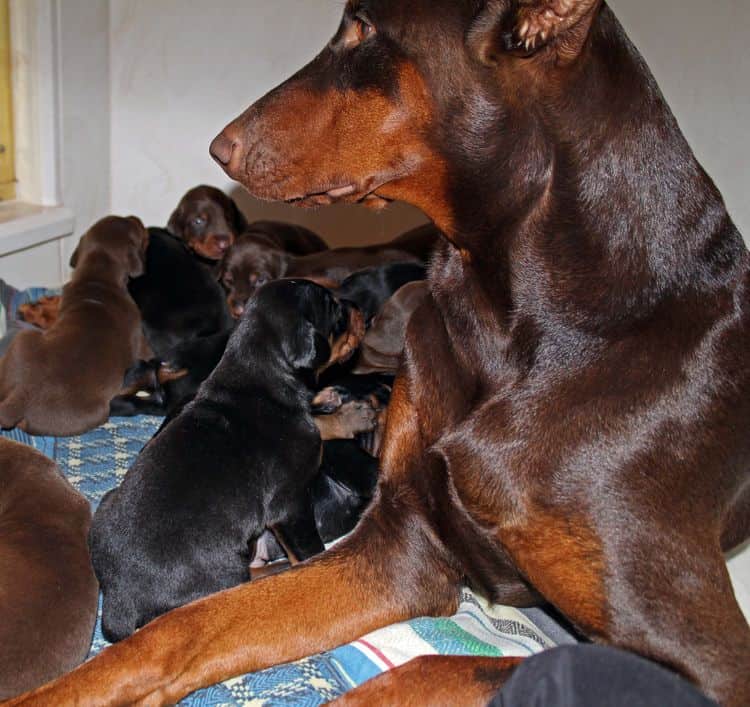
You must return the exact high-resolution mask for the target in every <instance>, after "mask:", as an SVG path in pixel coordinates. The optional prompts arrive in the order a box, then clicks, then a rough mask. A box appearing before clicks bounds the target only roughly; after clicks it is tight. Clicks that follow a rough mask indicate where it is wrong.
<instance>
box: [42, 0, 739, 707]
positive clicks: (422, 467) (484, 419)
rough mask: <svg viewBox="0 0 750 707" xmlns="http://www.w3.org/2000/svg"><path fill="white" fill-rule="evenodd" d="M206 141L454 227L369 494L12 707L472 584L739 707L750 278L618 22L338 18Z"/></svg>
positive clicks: (345, 627) (301, 191)
mask: <svg viewBox="0 0 750 707" xmlns="http://www.w3.org/2000/svg"><path fill="white" fill-rule="evenodd" d="M301 115H304V116H305V117H306V119H305V120H304V121H301V120H300V119H299V116H301ZM212 152H213V154H214V156H215V157H216V158H217V159H218V160H219V161H220V162H222V163H223V164H224V165H225V166H226V170H227V172H228V173H229V174H230V175H231V176H232V177H234V178H236V179H238V180H240V181H241V182H242V183H243V184H245V186H246V187H247V188H248V189H249V190H250V191H251V192H252V193H253V194H255V195H256V196H259V197H264V198H268V199H283V200H287V201H297V202H300V203H302V204H317V203H328V202H330V201H337V200H345V201H362V202H366V203H370V204H373V205H378V204H380V203H383V202H385V201H389V200H392V199H403V200H405V201H408V202H411V203H412V204H415V205H417V206H419V207H421V208H422V209H423V210H424V211H425V212H426V213H427V214H428V215H429V216H430V217H431V218H432V219H433V221H434V222H435V223H436V225H437V226H438V227H439V228H440V229H441V230H442V231H443V232H444V233H445V234H446V240H445V243H444V245H443V246H442V247H441V250H440V252H439V254H438V255H437V257H436V258H435V259H434V261H433V264H432V272H431V277H430V283H431V290H432V298H431V301H430V302H429V303H428V304H426V305H424V306H423V307H422V308H421V309H420V310H419V311H418V312H417V313H416V314H415V316H414V317H413V318H412V321H411V324H410V328H409V331H408V340H407V346H406V349H407V350H406V354H405V357H404V363H403V369H402V371H401V373H400V375H399V377H398V379H397V382H396V385H395V389H394V395H393V402H392V403H391V408H390V413H389V417H388V429H387V432H386V439H385V441H384V451H383V457H382V467H383V468H382V477H381V482H380V486H379V489H378V493H377V495H376V498H375V500H374V502H373V505H372V507H371V508H370V510H369V512H368V513H367V514H366V515H365V517H364V518H363V520H362V521H361V522H360V524H359V526H358V527H357V529H356V530H355V532H354V533H353V535H352V536H350V537H349V538H348V539H347V540H346V541H345V542H344V543H342V544H341V545H339V546H338V547H337V548H336V549H335V550H333V551H331V552H328V553H326V554H324V555H323V556H321V557H320V558H319V559H316V560H313V561H311V562H308V563H306V564H304V565H302V566H299V567H297V568H295V569H294V570H292V571H290V572H287V573H285V574H281V575H278V576H275V577H272V578H269V579H267V580H262V581H260V582H257V583H255V582H254V583H250V584H248V585H246V586H243V587H240V588H238V589H234V590H231V591H228V592H225V593H222V594H217V595H215V596H213V597H210V598H208V599H206V600H204V601H201V602H199V603H195V604H192V605H189V606H187V607H185V608H183V609H179V610H177V611H175V612H172V613H171V614H168V615H166V616H164V617H162V618H161V619H159V620H158V621H156V622H154V623H153V624H151V625H149V626H147V627H145V628H144V629H143V630H142V631H141V632H139V633H138V634H136V635H135V636H134V637H133V638H132V639H131V640H129V641H126V642H124V643H122V644H120V645H118V646H116V647H115V648H114V649H110V650H109V651H106V652H104V653H103V654H102V655H101V656H100V657H99V658H97V659H95V660H93V661H91V662H90V663H88V664H86V665H85V666H83V667H82V668H80V669H78V670H77V671H76V672H74V673H72V674H71V675H70V676H68V677H67V678H63V679H62V680H61V681H59V682H57V683H54V684H53V685H52V686H51V687H49V688H47V689H46V690H43V691H42V692H39V693H37V694H36V695H35V696H34V697H32V698H30V699H29V700H28V702H29V703H34V702H36V703H37V704H72V703H77V704H96V705H102V704H125V703H128V704H131V703H141V704H149V705H153V704H161V703H167V702H173V701H175V700H177V699H178V698H179V697H180V696H182V695H184V694H186V693H188V692H190V691H192V690H194V689H196V688H197V687H200V686H202V685H207V684H210V683H213V682H215V681H218V680H221V679H223V678H227V677H229V676H232V675H236V674H239V673H242V672H243V671H248V670H255V669H258V668H263V667H266V666H269V665H273V664H276V663H280V662H283V661H288V660H293V659H295V658H299V657H301V656H304V655H307V654H310V653H314V652H316V651H319V650H322V649H326V648H330V647H332V646H335V645H338V644H341V643H344V642H346V641H349V640H351V639H354V638H355V637H357V636H360V635H362V634H364V633H366V632H368V631H370V630H372V629H374V628H377V627H380V626H383V625H384V624H387V623H391V622H394V621H399V620H402V619H407V618H410V617H413V616H418V615H421V614H446V613H449V612H451V611H453V610H454V609H455V608H456V599H457V586H458V585H459V583H460V582H461V581H462V580H464V579H466V580H468V581H470V582H471V584H472V585H473V586H475V587H477V588H478V589H481V590H483V591H484V592H485V593H487V594H488V595H489V596H490V597H491V598H492V599H494V600H495V601H499V602H504V603H510V604H514V605H523V604H530V603H534V602H537V601H540V600H542V599H544V600H546V601H548V602H550V603H551V604H553V605H555V606H556V607H557V608H558V609H559V610H560V611H561V612H562V613H563V614H565V615H566V616H567V617H568V618H569V619H570V620H571V621H572V622H573V623H574V624H575V625H576V626H577V627H578V628H579V629H580V630H581V631H582V632H584V633H585V634H586V635H587V636H589V637H590V638H591V639H593V640H595V641H598V642H601V643H607V644H613V645H616V646H620V647H623V648H626V649H630V650H632V651H634V652H636V653H639V654H641V655H643V656H647V657H649V658H652V659H654V660H657V661H659V662H661V663H663V664H665V665H667V666H670V667H671V668H673V669H675V670H676V671H678V672H680V673H682V674H683V675H685V676H687V677H688V678H690V679H691V680H692V681H694V682H695V683H696V684H697V685H698V686H700V687H701V688H702V689H703V690H704V691H705V692H706V693H708V694H709V695H710V696H712V697H714V698H716V699H718V700H719V701H720V702H722V703H723V704H724V705H733V706H736V707H739V706H740V705H747V704H750V680H749V679H748V673H747V666H748V660H749V659H750V629H749V628H748V625H747V622H746V621H745V619H744V618H743V616H742V613H741V612H740V609H739V607H738V606H737V603H736V601H735V598H734V596H733V593H732V588H731V585H730V581H729V576H728V573H727V570H726V566H725V563H724V559H723V556H722V550H728V549H730V548H732V547H735V546H736V545H738V544H739V543H741V542H742V541H743V539H745V538H746V537H747V536H748V535H749V534H750V473H749V471H748V465H749V464H750V435H748V428H749V426H750V366H748V360H747V351H748V346H749V345H750V339H749V336H748V335H749V333H750V302H749V301H748V297H749V295H748V291H747V287H748V278H749V277H750V275H749V273H750V270H749V265H750V263H749V258H748V253H747V251H746V249H745V246H744V245H743V242H742V239H741V237H740V234H739V233H738V231H737V229H736V228H735V226H734V225H733V223H732V221H731V219H730V217H729V216H728V215H727V211H726V208H725V206H724V203H723V201H722V198H721V196H720V194H719V192H718V190H717V189H716V187H715V186H714V185H713V183H712V182H711V180H710V179H709V178H708V176H707V175H706V174H705V172H704V171H703V170H702V169H701V167H700V165H699V164H698V163H697V161H696V159H695V157H694V156H693V153H692V152H691V150H690V148H689V147H688V145H687V143H686V141H685V139H684V137H683V136H682V134H681V132H680V130H679V128H678V126H677V123H676V121H675V119H674V117H673V116H672V114H671V113H670V111H669V109H668V107H667V106H666V104H665V101H664V99H663V97H662V95H661V93H660V92H659V90H658V88H657V86H656V84H655V82H654V79H653V78H652V76H651V74H650V73H649V71H648V69H647V67H646V66H645V64H644V62H643V60H642V59H641V57H640V56H639V54H638V53H637V51H636V50H635V48H634V47H633V46H632V45H631V43H630V42H629V40H628V39H627V37H626V35H625V33H624V31H623V29H622V28H621V26H620V25H619V23H618V22H617V20H616V19H615V16H614V14H613V13H612V11H611V10H610V9H609V8H608V7H607V6H606V5H604V4H602V3H601V2H600V1H599V0H524V2H520V1H519V0H410V1H409V2H404V1H403V0H352V1H351V2H349V3H348V4H347V6H346V10H345V13H344V19H343V22H342V24H341V27H340V29H339V31H338V33H337V34H336V36H335V37H334V39H333V40H332V41H331V43H330V44H329V45H328V47H326V48H325V49H324V50H323V52H322V53H321V54H320V55H319V56H318V57H317V58H316V59H315V60H314V61H313V62H312V63H311V64H310V65H309V66H307V67H306V68H305V69H303V70H302V71H301V72H300V73H298V74H297V75H295V76H294V77H293V78H292V79H290V80H289V81H288V82H286V83H285V84H283V85H282V86H280V87H279V88H277V89H276V90H274V91H272V92H271V93H270V94H269V95H267V96H266V97H265V98H263V99H261V100H260V101H259V102H258V103H257V104H255V105H254V106H252V107H251V108H250V109H249V110H248V111H247V112H246V113H244V114H243V115H242V116H240V117H239V118H238V119H237V120H236V121H234V122H233V123H232V124H230V125H229V126H228V127H227V128H226V129H225V131H224V132H223V133H222V135H221V136H219V137H218V138H217V139H216V140H215V142H214V144H213V146H212ZM511 667H512V666H511V665H510V664H508V663H504V662H503V661H502V660H496V661H495V660H488V659H466V658H453V659H451V658H433V659H426V660H422V661H414V662H412V663H410V664H408V665H407V667H405V668H403V669H401V670H400V671H398V672H396V673H393V674H388V675H386V676H385V677H383V678H382V679H381V680H380V681H379V682H380V684H381V685H383V684H385V686H384V687H383V688H382V692H381V688H380V687H379V686H378V681H373V683H370V684H366V686H365V687H364V688H362V689H360V690H359V691H357V692H358V694H354V695H351V696H350V697H349V698H347V700H348V701H349V702H350V703H354V704H367V705H372V704H377V703H378V701H379V698H381V697H382V699H384V700H385V701H386V702H389V703H390V704H393V702H390V700H391V699H393V700H394V702H395V703H404V704H406V703H409V700H410V699H412V698H413V701H412V702H411V703H412V704H414V703H418V704H430V703H433V704H443V705H445V704H462V705H465V704H482V703H484V702H486V700H487V699H488V697H489V695H491V694H492V693H493V691H495V690H496V689H497V687H498V685H499V684H500V683H501V682H502V680H503V679H504V677H505V676H506V675H507V674H508V672H509V670H510V668H511ZM393 681H398V682H397V685H396V687H395V688H394V685H393ZM412 693H415V694H416V697H414V696H413V694H412Z"/></svg>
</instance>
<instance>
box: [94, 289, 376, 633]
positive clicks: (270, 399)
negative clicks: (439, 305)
mask: <svg viewBox="0 0 750 707" xmlns="http://www.w3.org/2000/svg"><path fill="white" fill-rule="evenodd" d="M363 334H364V323H363V321H362V315H361V314H360V313H359V312H358V311H357V310H356V309H354V308H352V307H350V306H349V305H347V304H346V303H340V302H339V301H337V300H336V299H335V298H334V296H333V295H332V294H331V293H330V292H329V291H328V290H326V289H325V288H323V287H321V286H319V285H317V284H315V283H312V282H309V281H297V280H283V281H279V282H274V283H270V284H269V285H267V286H266V287H264V288H262V289H261V290H260V291H259V292H258V294H257V296H256V297H255V298H253V300H252V302H251V303H250V304H249V306H248V309H247V311H246V314H245V316H244V317H243V319H242V321H241V322H240V324H239V325H238V327H237V329H236V330H235V332H234V333H233V335H232V337H231V338H230V340H229V343H228V345H227V349H226V351H225V353H224V356H223V358H222V359H221V362H220V363H219V365H218V366H217V368H216V370H215V371H214V372H213V373H212V375H211V376H210V377H209V378H208V379H207V380H206V381H205V383H203V385H202V386H201V388H200V390H199V391H198V394H197V396H196V398H195V400H193V401H191V402H190V403H188V404H187V405H186V406H185V407H184V408H183V409H182V410H181V411H180V412H178V413H177V414H176V416H175V417H174V418H173V419H172V420H171V421H169V422H168V423H167V424H166V425H165V426H164V427H162V429H161V431H160V432H159V433H158V434H157V435H156V436H155V437H154V438H153V440H152V441H151V442H149V444H148V445H146V447H145V448H144V450H143V451H142V452H141V454H140V456H139V457H138V458H137V459H136V461H135V463H134V464H133V466H132V467H131V468H130V470H129V471H128V473H127V474H126V476H125V479H124V480H123V483H122V485H121V486H120V488H118V489H117V490H115V491H114V492H112V493H110V494H109V495H108V496H106V497H105V498H104V500H103V501H102V503H101V505H100V506H99V509H98V511H97V513H96V516H95V517H94V523H93V527H92V531H91V535H90V547H91V553H92V559H93V563H94V569H95V571H96V574H97V577H98V578H99V581H100V583H101V588H102V592H103V594H104V609H103V617H102V618H103V622H102V623H103V629H104V635H105V636H106V637H107V638H108V639H109V640H111V641H118V640H121V639H123V638H125V637H126V636H129V635H130V634H132V633H133V632H134V631H135V630H136V629H137V628H139V627H140V626H142V625H143V624H145V623H147V622H148V621H150V620H151V619H153V618H155V617H156V616H158V615H160V614H162V613H164V612H166V611H168V610H170V609H172V608H175V607H177V606H181V605H182V604H186V603H188V602H190V601H192V600H194V599H197V598H199V597H202V596H205V595H207V594H210V593H212V592H216V591H219V590H222V589H226V588H227V587H231V586H234V585H237V584H240V583H241V582H244V581H245V580H247V579H248V567H249V565H250V563H251V561H252V559H253V554H254V545H255V542H256V540H257V539H258V537H259V536H260V535H261V534H262V533H263V531H264V530H266V529H270V530H271V531H273V533H274V535H275V536H276V538H277V539H278V540H279V542H280V544H281V545H282V546H283V547H284V549H285V550H286V552H287V555H288V556H289V558H290V560H291V561H292V562H294V561H297V560H304V559H306V558H308V557H310V556H312V555H314V554H316V553H318V552H320V551H322V550H323V543H322V541H321V538H320V535H319V533H318V530H317V528H316V525H315V519H314V515H313V507H312V501H311V496H310V484H311V482H312V481H313V479H314V477H315V475H316V474H317V473H318V468H319V466H320V459H321V457H320V455H321V437H323V438H324V439H325V438H326V435H325V434H321V432H320V431H319V429H318V427H317V426H316V422H315V420H314V419H313V417H312V415H311V413H310V401H311V400H312V397H313V394H314V393H313V386H314V384H315V379H316V376H317V374H318V372H319V371H320V370H322V369H323V368H325V367H327V366H329V365H331V364H332V363H335V362H337V361H340V360H343V359H345V358H347V357H348V356H350V355H351V353H352V352H353V351H354V350H355V349H356V347H357V346H358V345H359V342H360V340H361V338H362V336H363ZM362 411H363V416H362V417H363V419H362V425H361V427H362V431H366V430H367V429H369V428H371V427H372V425H373V422H374V420H373V413H372V410H371V409H368V408H367V407H366V406H364V405H363V406H362Z"/></svg>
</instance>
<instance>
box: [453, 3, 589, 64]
mask: <svg viewBox="0 0 750 707" xmlns="http://www.w3.org/2000/svg"><path fill="white" fill-rule="evenodd" d="M601 4H602V0H487V2H486V3H485V6H484V8H483V9H482V10H481V11H480V12H479V14H478V15H477V17H476V19H475V20H474V23H473V25H472V27H471V29H470V30H469V34H468V38H467V42H468V44H469V47H470V49H471V51H472V52H473V53H474V55H475V56H476V58H477V59H479V61H481V62H482V63H484V64H487V65H493V64H496V63H497V61H498V59H499V57H500V56H501V55H503V54H507V53H520V54H523V55H526V56H530V55H531V54H534V53H536V52H537V51H539V50H540V49H542V48H544V47H546V46H554V47H555V49H556V50H557V54H558V56H559V58H560V59H561V60H562V61H572V60H573V59H575V58H576V57H577V56H578V55H579V54H580V52H581V48H582V47H583V45H584V43H585V41H586V37H587V36H588V33H589V29H590V28H591V23H592V21H593V19H594V17H595V16H596V13H597V12H598V10H599V8H600V7H601Z"/></svg>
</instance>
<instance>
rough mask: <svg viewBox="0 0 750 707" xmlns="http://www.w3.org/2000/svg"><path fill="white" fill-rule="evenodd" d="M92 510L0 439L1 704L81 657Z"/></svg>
mask: <svg viewBox="0 0 750 707" xmlns="http://www.w3.org/2000/svg"><path fill="white" fill-rule="evenodd" d="M90 524H91V509H90V508H89V504H88V502H87V501H86V499H85V498H84V497H83V496H81V495H80V494H79V493H78V492H77V491H76V490H75V489H74V488H73V487H72V486H71V485H70V484H69V483H68V482H67V481H66V480H65V479H64V478H63V476H62V474H61V473H60V471H59V470H58V469H57V467H56V466H55V465H54V463H53V462H52V461H50V460H49V459H47V457H45V456H44V455H43V454H40V453H39V452H37V451H35V450H33V449H31V448H30V447H27V446H25V445H23V444H18V443H17V442H11V441H10V440H7V439H0V700H3V699H6V698H8V697H13V696H14V695H17V694H20V693H21V692H24V691H25V690H30V689H32V688H34V687H38V686H39V685H41V684H43V683H45V682H47V681H48V680H52V679H53V678H56V677H58V676H59V675H62V674H63V673H66V672H68V671H69V670H72V669H73V668H74V667H75V666H76V665H78V664H79V663H81V662H82V661H83V659H84V658H85V657H86V653H87V652H88V649H89V645H90V643H91V632H92V630H93V628H94V622H95V621H96V605H97V600H98V598H99V592H98V588H97V585H96V577H94V572H93V570H92V568H91V561H90V560H89V554H88V549H87V548H86V534H87V533H88V530H89V525H90Z"/></svg>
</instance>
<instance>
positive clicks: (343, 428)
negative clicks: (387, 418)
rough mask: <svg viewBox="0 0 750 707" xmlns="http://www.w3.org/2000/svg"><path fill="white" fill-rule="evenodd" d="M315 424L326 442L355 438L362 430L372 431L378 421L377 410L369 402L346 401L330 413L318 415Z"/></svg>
mask: <svg viewBox="0 0 750 707" xmlns="http://www.w3.org/2000/svg"><path fill="white" fill-rule="evenodd" d="M313 419H314V420H315V424H316V425H317V427H318V431H319V432H320V438H321V439H322V440H323V441H324V442H325V441H328V440H332V439H354V436H355V435H357V434H360V433H362V432H372V431H373V430H374V429H375V427H376V426H377V423H378V413H377V411H376V410H375V409H374V408H373V407H372V406H371V405H369V404H368V403H366V402H362V401H359V400H354V401H352V402H350V403H345V404H344V405H342V406H341V407H340V408H339V409H338V410H336V412H333V413H331V414H330V415H316V416H315V417H314V418H313Z"/></svg>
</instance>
